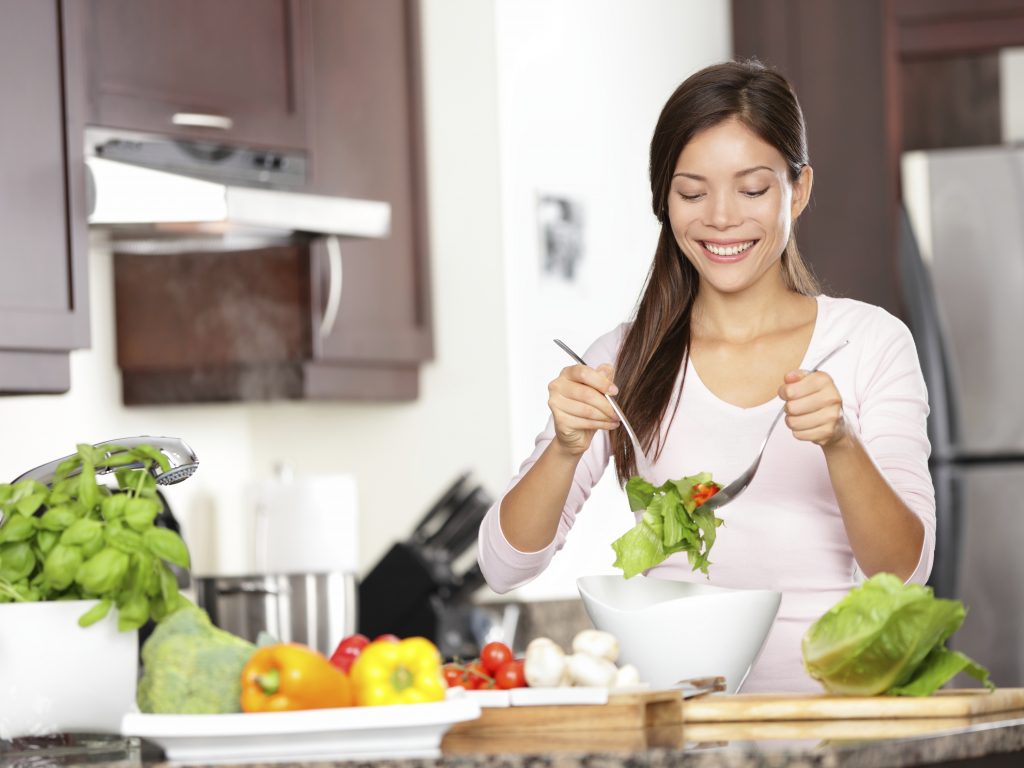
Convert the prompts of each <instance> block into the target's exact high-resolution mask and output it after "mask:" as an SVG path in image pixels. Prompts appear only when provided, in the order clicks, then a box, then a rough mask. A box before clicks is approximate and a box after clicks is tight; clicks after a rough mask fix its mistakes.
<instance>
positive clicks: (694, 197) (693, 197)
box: [679, 192, 704, 203]
mask: <svg viewBox="0 0 1024 768" xmlns="http://www.w3.org/2000/svg"><path fill="white" fill-rule="evenodd" d="M679 196H680V197H681V198H683V200H686V201H687V202H689V203H692V202H695V201H697V200H700V199H701V198H702V197H704V193H703V192H698V193H696V194H694V195H688V194H686V193H685V192H680V193H679Z"/></svg>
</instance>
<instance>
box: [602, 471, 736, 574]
mask: <svg viewBox="0 0 1024 768" xmlns="http://www.w3.org/2000/svg"><path fill="white" fill-rule="evenodd" d="M709 484H712V480H711V473H710V472H701V473H700V474H697V475H692V476H690V477H684V478H681V479H679V480H669V481H668V482H666V483H663V484H662V485H660V486H657V487H655V486H654V485H652V484H651V483H649V482H648V481H646V480H644V479H643V478H642V477H639V476H637V477H631V478H630V479H629V481H628V482H627V483H626V498H627V499H628V500H629V508H630V509H631V510H632V511H634V512H640V511H641V510H643V515H642V516H641V518H640V520H639V521H638V522H637V524H636V525H635V526H633V527H632V528H631V529H630V530H628V531H627V532H626V533H625V534H623V535H622V536H620V537H619V538H618V539H616V540H615V541H613V542H612V549H613V550H614V552H615V562H614V563H613V565H614V567H616V568H621V569H622V575H623V576H624V577H625V578H627V579H629V578H632V577H633V576H636V575H637V574H638V573H642V572H643V571H646V570H647V569H648V568H652V567H653V566H655V565H657V564H658V563H661V562H662V561H664V560H665V558H667V557H668V556H669V555H671V554H674V553H676V552H686V553H687V556H688V558H689V562H690V567H691V568H692V569H693V570H695V571H696V570H699V571H700V572H701V573H703V574H705V575H707V572H708V566H709V565H711V561H710V560H709V559H708V555H709V553H710V552H711V547H712V545H713V544H714V543H715V533H716V531H715V529H716V528H718V526H720V525H721V524H722V519H721V518H719V517H715V514H714V512H713V511H711V510H707V511H702V510H701V508H700V507H698V506H697V504H696V502H695V501H694V499H693V490H694V487H695V486H697V485H709Z"/></svg>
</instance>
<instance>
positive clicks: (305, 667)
mask: <svg viewBox="0 0 1024 768" xmlns="http://www.w3.org/2000/svg"><path fill="white" fill-rule="evenodd" d="M241 703H242V711H243V712H284V711H288V710H295V709H324V708H329V707H348V706H351V705H352V684H351V682H350V681H349V679H348V675H346V674H345V673H344V672H342V671H341V670H340V669H338V668H337V667H335V666H334V665H332V664H331V662H330V661H328V660H327V657H326V656H324V655H323V654H322V653H319V652H317V651H315V650H313V649H312V648H309V647H307V646H305V645H300V644H299V643H277V644H275V645H267V646H264V647H262V648H257V649H256V652H255V653H254V654H253V655H252V656H250V657H249V661H248V662H247V663H246V665H245V667H244V668H243V669H242V702H241Z"/></svg>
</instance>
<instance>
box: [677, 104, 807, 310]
mask: <svg viewBox="0 0 1024 768" xmlns="http://www.w3.org/2000/svg"><path fill="white" fill-rule="evenodd" d="M811 181H812V174H811V169H810V167H804V169H803V171H802V172H801V174H800V177H799V178H798V179H797V180H796V182H791V181H790V179H789V171H788V167H787V165H786V161H785V159H784V158H783V157H782V154H781V153H780V152H779V151H778V150H777V149H775V147H773V146H772V145H771V144H768V143H767V142H765V141H763V140H762V139H761V138H760V137H758V136H757V134H755V133H754V132H753V131H751V130H750V129H749V128H747V127H746V126H745V125H743V124H742V123H740V122H739V121H738V120H727V121H725V122H723V123H719V124H718V125H716V126H714V127H712V128H708V129H707V130H704V131H701V132H700V133H698V134H697V135H696V136H694V137H693V138H692V139H691V140H690V142H689V143H688V144H687V145H686V146H685V147H684V148H683V151H682V152H681V153H680V155H679V159H678V160H677V161H676V167H675V170H674V172H673V177H672V185H671V187H670V189H669V202H668V215H669V221H670V223H671V225H672V233H673V234H674V235H675V238H676V242H677V243H678V244H679V247H680V248H681V249H682V251H683V253H684V254H685V255H686V258H687V259H689V261H690V263H691V264H693V266H694V267H695V268H696V269H697V272H698V273H699V274H700V276H701V284H702V288H711V289H713V290H715V291H718V292H721V293H736V292H738V291H742V290H743V289H745V288H748V287H749V286H751V285H754V284H755V283H757V282H758V281H759V280H760V279H761V278H763V277H764V276H765V275H766V274H768V273H769V272H773V271H777V270H778V269H779V266H780V260H781V258H782V253H783V251H784V250H785V248H786V244H787V243H788V242H789V234H790V231H791V229H792V226H793V221H794V220H795V219H796V218H797V217H798V216H799V215H800V213H801V212H802V211H803V209H804V207H805V206H806V205H807V199H808V198H809V196H810V191H811Z"/></svg>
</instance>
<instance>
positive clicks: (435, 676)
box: [350, 637, 447, 706]
mask: <svg viewBox="0 0 1024 768" xmlns="http://www.w3.org/2000/svg"><path fill="white" fill-rule="evenodd" d="M350 674H351V675H352V685H353V687H354V689H355V701H356V704H359V705H363V706H375V705H380V704H418V703H420V702H427V701H441V700H442V699H443V698H444V697H445V690H446V687H447V686H446V685H445V682H444V677H443V676H442V674H441V653H440V652H439V651H438V650H437V646H436V645H434V644H433V643H432V642H430V641H429V640H428V639H427V638H425V637H409V638H406V639H405V640H400V641H398V642H394V641H392V640H374V641H373V642H372V643H370V644H369V645H368V646H366V647H365V648H363V652H362V653H360V654H359V657H358V658H357V659H356V660H355V662H354V663H353V664H352V669H351V670H350Z"/></svg>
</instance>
